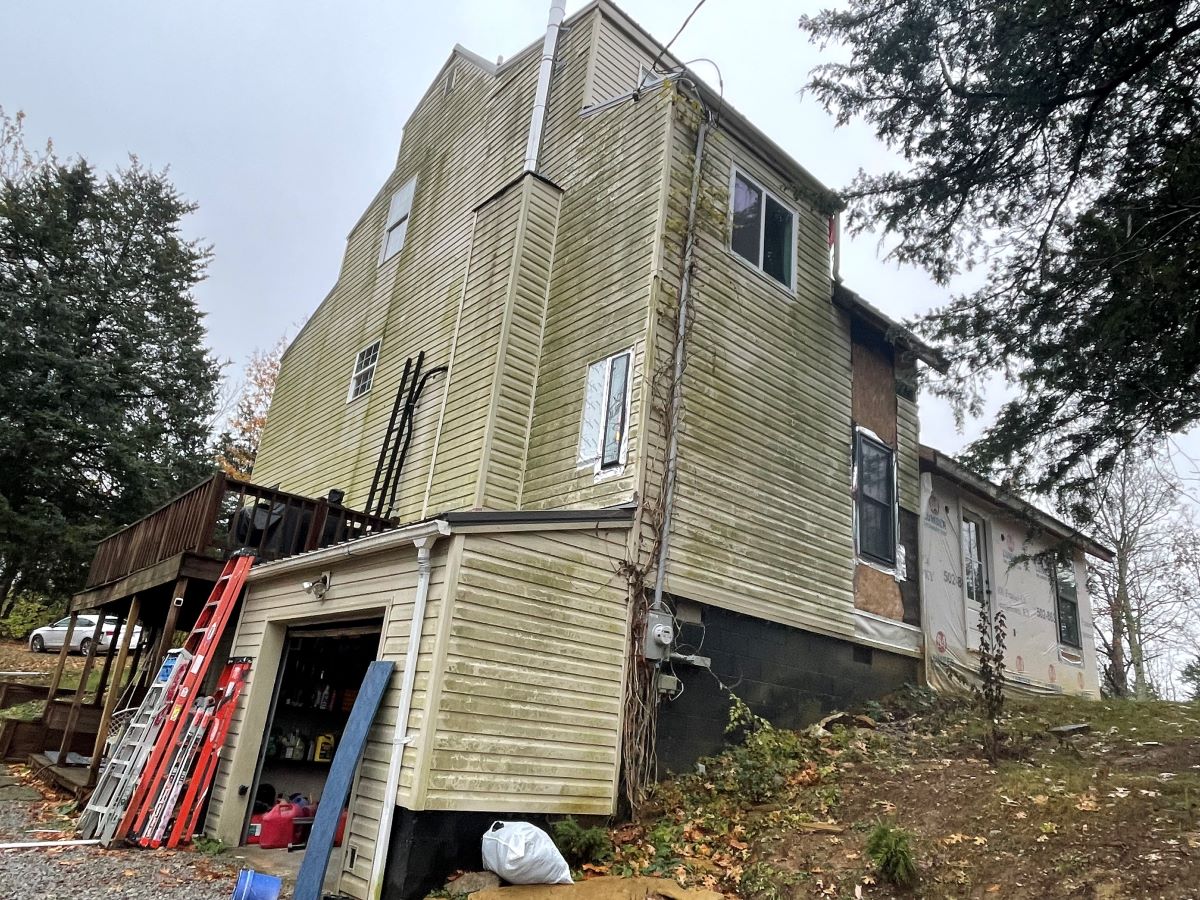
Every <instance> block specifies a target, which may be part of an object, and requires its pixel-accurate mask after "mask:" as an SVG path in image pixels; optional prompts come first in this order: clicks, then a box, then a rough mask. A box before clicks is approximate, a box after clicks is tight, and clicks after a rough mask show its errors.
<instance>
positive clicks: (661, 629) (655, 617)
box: [642, 609, 675, 660]
mask: <svg viewBox="0 0 1200 900" xmlns="http://www.w3.org/2000/svg"><path fill="white" fill-rule="evenodd" d="M673 643H675V618H674V616H672V615H671V613H670V612H669V611H667V610H665V609H652V610H650V612H649V614H648V615H647V616H646V634H645V639H644V641H643V643H642V654H643V655H644V656H645V657H646V659H654V660H663V659H666V658H667V657H668V656H670V655H671V645H672V644H673Z"/></svg>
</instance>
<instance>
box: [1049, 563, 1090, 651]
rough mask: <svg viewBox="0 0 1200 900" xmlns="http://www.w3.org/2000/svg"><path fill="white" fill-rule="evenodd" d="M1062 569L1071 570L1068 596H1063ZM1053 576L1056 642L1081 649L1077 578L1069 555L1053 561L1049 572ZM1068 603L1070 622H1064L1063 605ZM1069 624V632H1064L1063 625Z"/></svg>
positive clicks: (1081, 636) (1081, 638)
mask: <svg viewBox="0 0 1200 900" xmlns="http://www.w3.org/2000/svg"><path fill="white" fill-rule="evenodd" d="M1063 569H1069V570H1070V572H1071V585H1070V591H1069V596H1064V594H1066V593H1067V592H1065V591H1064V589H1063V588H1064V579H1063V578H1062V571H1063ZM1051 574H1052V577H1053V578H1054V624H1055V627H1056V630H1057V632H1058V642H1059V643H1060V644H1062V645H1064V646H1066V647H1071V648H1073V649H1075V650H1082V649H1083V635H1082V633H1081V631H1082V629H1081V627H1080V621H1079V579H1078V578H1077V577H1076V575H1075V563H1074V561H1073V560H1072V559H1070V557H1060V558H1059V559H1057V560H1056V561H1055V565H1054V571H1053V572H1052V573H1051ZM1064 604H1068V605H1070V607H1071V608H1072V613H1071V616H1070V620H1071V621H1070V622H1069V623H1066V622H1064V620H1063V605H1064ZM1066 624H1069V626H1070V628H1069V631H1070V633H1064V628H1063V626H1064V625H1066Z"/></svg>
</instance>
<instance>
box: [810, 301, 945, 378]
mask: <svg viewBox="0 0 1200 900" xmlns="http://www.w3.org/2000/svg"><path fill="white" fill-rule="evenodd" d="M833 305H834V306H836V307H838V308H839V309H843V310H845V311H846V312H847V313H849V314H850V316H851V318H854V319H857V320H858V321H860V322H863V323H864V324H866V325H869V326H871V327H872V328H875V329H876V330H878V331H879V332H881V333H882V334H883V335H884V337H886V338H887V340H888V341H889V342H891V343H893V344H895V345H897V346H898V347H900V348H901V349H903V350H907V351H908V352H909V353H911V354H912V355H913V356H915V357H916V358H917V359H919V360H920V361H921V362H923V363H925V365H927V366H929V367H931V368H933V369H936V370H937V371H939V372H941V373H943V374H945V372H946V370H947V369H949V368H950V361H949V360H948V359H946V356H945V355H944V354H943V353H942V352H941V351H940V350H938V349H937V348H936V347H931V346H930V345H929V344H927V343H925V342H924V341H923V340H921V339H920V338H919V337H917V336H916V335H915V334H913V333H912V331H911V330H910V329H908V328H905V327H904V326H903V325H901V324H900V323H899V322H897V321H896V320H895V319H893V318H891V317H890V316H888V315H886V314H885V313H884V312H883V311H882V310H880V309H878V308H877V307H875V306H872V305H871V304H870V303H868V302H867V301H866V300H865V299H864V298H863V297H862V295H860V294H857V293H855V292H854V291H852V290H850V288H848V287H846V286H845V285H844V284H842V283H841V282H835V283H834V285H833Z"/></svg>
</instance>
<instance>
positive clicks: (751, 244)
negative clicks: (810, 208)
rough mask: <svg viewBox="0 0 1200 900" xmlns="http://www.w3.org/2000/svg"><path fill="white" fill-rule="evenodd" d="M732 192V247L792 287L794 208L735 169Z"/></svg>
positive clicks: (794, 240)
mask: <svg viewBox="0 0 1200 900" xmlns="http://www.w3.org/2000/svg"><path fill="white" fill-rule="evenodd" d="M731 195H732V196H731V198H730V204H731V206H732V208H733V226H732V230H731V232H730V238H729V248H730V249H731V250H732V251H733V252H734V253H736V254H737V255H738V256H740V257H741V258H742V259H744V260H746V262H748V263H750V265H752V266H754V267H755V268H756V269H759V270H760V271H762V272H763V273H764V274H766V275H770V276H771V277H772V278H774V279H775V280H776V281H778V282H779V283H780V284H782V285H783V286H784V287H786V288H788V289H789V290H790V289H791V288H792V282H793V278H794V276H795V268H796V267H795V259H794V257H795V252H796V213H795V211H794V210H793V209H792V208H791V207H789V206H787V205H786V204H785V203H783V202H782V201H781V200H780V199H778V198H777V197H776V196H775V195H774V194H772V193H770V192H769V191H767V190H766V189H764V188H763V187H762V186H760V185H758V184H756V183H755V182H754V181H752V180H751V179H750V178H747V177H746V176H745V175H743V174H742V173H741V172H738V171H736V170H735V171H734V173H733V187H732V191H731Z"/></svg>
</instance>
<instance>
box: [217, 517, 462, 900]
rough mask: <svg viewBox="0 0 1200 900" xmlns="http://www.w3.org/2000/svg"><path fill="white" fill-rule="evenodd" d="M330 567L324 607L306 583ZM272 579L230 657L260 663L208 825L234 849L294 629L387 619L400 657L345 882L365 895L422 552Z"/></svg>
mask: <svg viewBox="0 0 1200 900" xmlns="http://www.w3.org/2000/svg"><path fill="white" fill-rule="evenodd" d="M449 546H450V542H449V541H441V542H439V543H438V544H435V546H434V552H433V560H432V575H431V581H430V589H429V598H428V605H427V607H426V614H425V620H424V627H423V629H422V637H421V650H420V656H419V658H418V661H417V676H416V686H415V690H414V693H413V701H412V713H411V715H410V717H409V728H410V729H411V730H412V731H413V732H418V733H419V732H420V730H421V729H422V727H423V723H424V721H425V716H424V712H425V710H426V708H427V700H428V692H429V689H430V671H431V669H432V659H433V653H434V645H435V636H436V633H437V627H438V626H437V623H438V620H439V618H440V616H441V614H442V607H443V598H444V593H445V591H444V588H445V576H446V572H447V565H446V561H447V556H448V552H447V551H448V548H449ZM323 569H330V570H331V571H332V573H333V577H332V581H331V587H330V590H329V593H328V594H326V596H325V599H324V600H321V601H317V600H314V599H313V597H312V596H311V595H309V594H307V593H305V592H304V591H303V590H302V589H301V584H302V582H303V581H305V580H316V579H317V578H318V577H320V574H321V571H322V570H323ZM269 573H270V569H266V570H263V573H262V574H263V575H266V576H268V577H264V578H261V579H260V580H256V581H254V582H252V583H251V584H250V586H249V587H248V589H247V592H246V597H245V600H244V601H243V605H242V613H241V618H240V619H239V621H238V627H237V633H236V635H235V636H234V641H233V648H232V650H231V651H230V655H231V656H249V657H251V658H253V659H254V661H255V662H254V667H253V669H252V671H251V673H250V677H249V679H248V682H247V685H246V688H245V689H244V691H243V694H242V697H241V699H240V701H239V703H238V707H237V710H236V711H235V713H234V716H233V719H232V722H231V724H230V730H229V738H228V742H227V746H229V747H232V748H234V750H233V752H232V753H228V754H226V756H225V758H223V759H222V760H221V763H220V766H219V768H218V770H217V776H216V779H215V781H214V783H213V789H212V798H211V800H210V801H209V812H208V817H207V819H206V829H207V830H208V832H209V833H211V834H215V835H216V836H218V837H219V838H220V839H221V840H223V841H225V842H226V843H229V844H236V843H237V841H238V839H239V837H240V833H241V828H242V823H243V821H244V818H245V815H246V802H247V798H245V797H242V798H238V797H237V795H236V785H238V784H251V783H252V781H253V777H254V769H255V765H256V763H257V760H258V752H259V748H260V747H261V744H262V741H263V739H264V737H263V735H264V732H265V730H266V723H267V713H268V711H269V708H270V702H271V694H272V690H273V685H274V683H275V679H276V677H277V675H278V671H279V664H280V655H281V653H282V650H283V646H284V640H285V637H286V629H287V628H288V627H291V626H298V625H311V624H314V623H317V622H320V623H322V624H330V623H333V622H336V621H337V620H338V619H349V618H353V619H363V618H369V617H374V616H379V617H381V618H382V619H383V634H382V642H381V646H380V651H379V658H380V659H391V660H395V662H396V670H395V674H394V675H393V676H392V682H391V685H390V686H389V689H388V691H387V693H386V694H385V695H384V698H383V702H382V703H381V705H380V711H379V713H378V714H377V715H376V717H375V720H374V723H373V725H372V728H371V732H370V735H369V738H368V742H367V746H366V749H365V751H364V753H363V761H362V763H361V765H360V766H359V771H358V778H357V780H356V783H355V787H354V790H353V793H352V796H351V802H350V816H349V820H348V823H347V834H348V836H347V842H348V844H349V845H351V846H353V847H355V848H356V849H357V861H356V862H355V865H354V866H353V868H352V869H347V870H346V871H344V872H343V873H342V885H341V888H342V890H343V891H344V892H346V893H348V894H349V895H350V896H353V897H365V896H366V885H367V877H368V876H369V874H370V871H371V858H372V853H373V850H374V846H375V839H376V837H377V827H378V822H379V814H380V808H381V804H382V802H383V800H384V789H385V785H386V781H387V770H388V764H389V760H390V758H391V754H392V735H393V730H394V728H395V722H396V711H397V708H398V706H399V701H400V684H401V681H402V678H403V672H404V666H405V664H406V660H405V655H406V652H407V649H408V641H409V634H410V628H411V626H412V610H413V601H414V598H415V595H416V587H417V567H416V550H415V549H413V548H412V546H411V545H409V546H407V547H405V548H403V549H402V550H399V551H393V552H388V553H381V554H376V555H371V556H367V557H364V558H362V559H357V560H354V559H351V560H344V561H335V562H326V563H317V564H314V566H313V568H312V570H311V571H296V570H290V571H288V572H287V573H285V574H282V575H279V576H277V577H270V576H269ZM415 756H416V748H415V746H409V747H407V748H406V749H405V750H404V759H403V768H402V769H401V777H400V790H399V795H398V797H397V798H396V802H399V803H401V804H404V805H411V803H412V787H413V780H414V766H415Z"/></svg>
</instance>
